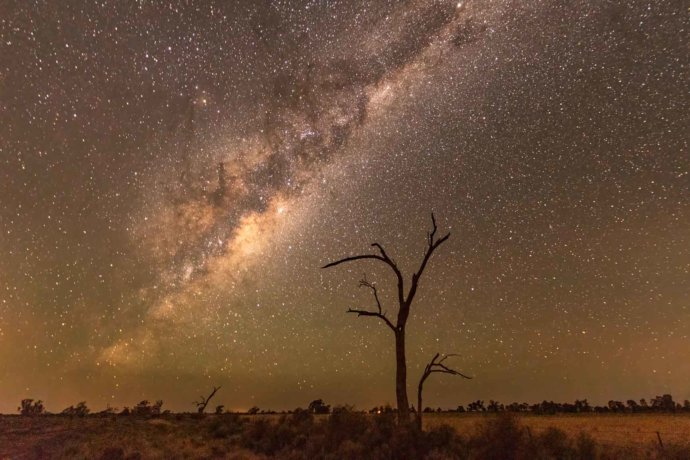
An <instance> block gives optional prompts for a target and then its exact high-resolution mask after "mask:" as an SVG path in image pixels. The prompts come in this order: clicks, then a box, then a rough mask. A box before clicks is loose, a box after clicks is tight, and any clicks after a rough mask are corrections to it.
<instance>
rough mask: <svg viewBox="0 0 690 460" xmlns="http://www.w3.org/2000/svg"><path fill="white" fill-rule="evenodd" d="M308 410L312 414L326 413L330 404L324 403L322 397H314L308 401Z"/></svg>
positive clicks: (329, 408)
mask: <svg viewBox="0 0 690 460" xmlns="http://www.w3.org/2000/svg"><path fill="white" fill-rule="evenodd" d="M308 410H309V412H311V413H312V414H327V413H329V412H330V411H331V406H328V405H326V404H324V402H323V399H315V400H314V401H312V402H310V403H309V407H308Z"/></svg>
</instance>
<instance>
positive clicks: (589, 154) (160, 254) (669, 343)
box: [0, 0, 690, 412]
mask: <svg viewBox="0 0 690 460" xmlns="http://www.w3.org/2000/svg"><path fill="white" fill-rule="evenodd" d="M164 3H165V2H154V1H148V0H146V1H144V0H142V1H138V2H134V1H131V2H130V1H127V2H125V1H100V2H90V1H89V2H86V1H84V2H77V1H65V2H62V1H60V2H57V1H46V2H36V1H24V0H17V1H12V0H0V235H1V236H0V253H1V254H2V256H1V257H0V411H2V412H16V407H17V405H18V402H19V400H20V399H22V398H25V397H32V398H37V399H39V398H40V399H43V400H44V401H45V402H46V406H47V409H48V410H50V411H59V410H61V409H63V408H64V407H66V406H68V405H71V404H75V403H76V402H78V401H81V400H86V401H87V402H88V404H89V406H90V407H92V408H93V409H96V410H98V409H101V408H103V407H105V406H106V404H110V405H111V406H114V407H119V408H122V407H123V406H132V405H134V404H136V403H137V402H138V401H140V400H142V399H148V400H156V399H163V400H164V401H165V406H164V408H165V407H167V408H170V409H173V410H190V411H191V410H195V406H194V405H193V404H192V401H193V400H195V399H197V398H198V396H199V394H201V393H208V392H209V391H210V390H211V388H212V387H213V386H214V385H222V387H223V388H222V389H221V390H220V391H219V393H218V395H217V401H216V402H217V403H218V404H225V406H226V407H227V408H229V409H246V408H248V407H251V406H254V405H257V406H259V407H261V408H266V409H277V410H278V409H292V408H295V407H297V406H302V407H304V406H306V405H307V404H308V403H309V401H311V400H313V399H316V398H323V399H324V400H325V401H326V402H327V403H329V404H343V403H348V404H354V405H355V406H356V407H358V408H363V409H368V408H370V407H372V406H374V405H377V404H384V403H386V402H388V403H391V404H394V403H395V394H394V364H395V359H394V347H393V342H394V341H393V335H392V334H391V332H390V330H388V329H387V328H386V327H385V326H384V325H383V324H382V323H381V322H380V321H378V320H376V319H375V318H358V317H357V316H356V315H352V314H347V313H346V310H347V308H350V307H352V308H372V305H373V299H372V298H371V292H369V291H368V290H366V289H361V288H358V281H359V279H360V278H362V276H363V274H366V276H367V279H368V280H370V281H374V282H376V283H377V286H378V289H379V292H380V294H381V296H382V300H383V303H384V310H386V311H388V312H389V313H392V312H395V311H396V304H395V298H394V296H395V294H396V293H395V285H394V278H393V277H392V276H391V274H390V271H389V270H386V267H385V266H380V265H382V264H377V263H376V262H368V261H362V262H358V263H354V264H347V265H342V266H339V267H335V268H330V269H328V270H322V269H320V268H319V267H321V266H322V265H324V264H325V263H327V262H330V261H333V260H336V259H339V258H341V257H344V256H348V255H353V254H360V253H367V252H369V251H371V250H372V248H370V244H371V243H372V242H379V243H381V244H383V245H384V246H385V248H386V250H387V252H388V253H389V254H390V255H391V256H392V257H393V258H394V259H395V260H396V261H397V262H398V264H399V265H401V267H402V268H403V269H404V270H405V273H406V274H407V275H406V276H408V277H409V276H411V273H412V271H413V270H414V269H416V267H417V265H418V263H419V261H420V259H421V257H422V255H423V252H424V249H425V244H426V232H427V231H428V230H429V229H430V227H431V219H430V213H431V212H432V211H433V212H434V213H435V215H436V217H437V220H438V225H439V232H440V233H445V232H446V231H450V232H451V237H450V240H449V241H448V242H447V243H446V244H444V245H443V246H442V247H441V248H439V250H438V251H437V252H436V253H435V254H434V256H433V258H432V259H431V262H430V265H429V268H428V269H427V271H426V272H425V275H424V278H423V279H422V281H421V286H420V291H419V293H418V296H417V298H416V300H415V305H413V309H412V314H411V317H410V321H409V323H408V328H407V330H408V361H409V364H408V366H409V374H410V376H409V382H408V383H409V388H410V395H412V394H413V393H412V390H413V389H414V388H415V387H416V382H417V380H418V378H419V376H420V374H421V372H422V370H423V367H424V364H426V362H427V361H428V360H429V359H430V358H431V357H432V356H433V355H434V354H435V353H436V352H441V353H458V354H459V356H457V357H454V358H452V365H453V367H455V368H456V369H458V370H461V371H462V372H464V373H467V374H469V375H472V376H473V377H474V379H473V380H464V379H459V378H456V377H452V376H444V375H441V376H438V377H436V378H434V379H431V380H430V381H429V383H428V384H427V385H426V397H425V402H428V404H429V405H431V406H433V407H436V406H443V407H456V406H457V405H459V404H467V402H469V401H471V400H476V399H485V400H488V399H497V400H500V401H502V402H506V403H507V402H511V401H527V402H536V401H541V400H543V399H554V400H559V401H572V400H574V399H575V398H578V399H582V398H588V399H589V401H590V402H593V403H602V402H606V401H608V400H609V399H623V400H625V399H629V398H632V399H639V398H642V397H644V398H649V397H651V396H655V395H657V394H661V393H663V392H670V393H672V394H673V395H674V397H675V398H676V400H681V401H682V400H683V399H685V398H690V386H689V385H688V382H690V361H689V360H688V350H690V175H689V171H690V156H689V146H688V143H689V141H690V90H689V88H690V48H689V47H688V43H690V10H689V9H688V5H687V3H686V2H684V1H675V0H670V1H637V0H635V1H623V0H620V1H594V0H592V1H584V0H578V1H568V2H564V1H557V0H553V1H549V0H545V1H509V0H491V1H488V0H487V1H479V0H475V1H461V2H459V3H458V2H456V1H454V2H449V1H442V0H437V1H432V0H410V1H388V2H386V1H383V0H371V1H354V0H352V1H350V0H347V1H345V0H343V1H325V0H322V1H258V0H257V1H246V2H239V1H236V2H218V3H210V2H180V3H179V4H175V5H173V6H170V5H165V4H164ZM449 363H450V361H449Z"/></svg>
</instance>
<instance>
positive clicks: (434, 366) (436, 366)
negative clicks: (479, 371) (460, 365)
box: [417, 353, 472, 430]
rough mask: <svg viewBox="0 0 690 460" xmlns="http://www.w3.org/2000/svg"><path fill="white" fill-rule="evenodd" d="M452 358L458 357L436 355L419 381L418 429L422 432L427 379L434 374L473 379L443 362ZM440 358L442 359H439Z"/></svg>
mask: <svg viewBox="0 0 690 460" xmlns="http://www.w3.org/2000/svg"><path fill="white" fill-rule="evenodd" d="M451 356H456V355H444V356H441V355H440V354H439V353H436V354H435V355H434V357H433V358H431V361H429V364H427V365H426V367H425V368H424V373H422V378H421V379H419V386H418V387H417V428H419V429H420V430H421V429H422V412H423V411H422V410H421V409H422V407H423V406H422V391H423V390H424V382H425V381H426V379H427V378H429V376H430V375H431V374H434V373H441V374H451V375H459V376H460V377H464V378H466V379H471V378H472V377H468V376H466V375H465V374H461V373H460V372H458V371H456V370H455V369H451V368H449V367H448V366H446V365H445V364H443V361H445V360H446V359H448V358H449V357H451ZM439 357H440V358H441V359H439Z"/></svg>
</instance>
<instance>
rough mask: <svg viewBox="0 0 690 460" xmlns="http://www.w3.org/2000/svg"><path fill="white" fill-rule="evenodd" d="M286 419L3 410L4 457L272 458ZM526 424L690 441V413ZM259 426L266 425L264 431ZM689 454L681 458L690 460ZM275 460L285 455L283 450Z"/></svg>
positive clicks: (605, 436) (535, 433)
mask: <svg viewBox="0 0 690 460" xmlns="http://www.w3.org/2000/svg"><path fill="white" fill-rule="evenodd" d="M327 417H328V416H319V417H317V418H316V421H315V422H314V423H316V424H322V423H324V422H325V421H328V418H327ZM361 417H365V418H367V417H369V416H364V415H362V416H361ZM495 419H496V417H495V416H493V415H488V414H455V413H438V414H437V413H432V414H425V430H433V429H435V428H438V427H439V426H440V425H444V424H445V425H450V426H452V427H453V428H455V430H456V431H457V432H458V433H459V434H460V435H461V436H464V437H466V438H468V439H469V438H471V437H472V436H475V437H481V434H480V433H479V432H480V431H481V429H480V427H481V426H482V425H484V424H485V422H489V421H491V420H495ZM279 420H280V417H279V416H275V415H273V416H261V415H259V416H252V417H248V416H242V417H237V416H234V415H232V414H227V415H221V416H215V415H208V416H205V417H203V418H197V417H194V416H192V415H189V414H187V415H168V416H163V417H160V418H153V419H144V418H137V417H115V416H108V417H95V416H89V417H85V418H78V417H75V418H69V417H58V416H43V417H20V416H0V460H4V459H13V460H15V459H16V460H28V459H44V458H48V459H49V458H84V459H86V458H89V459H90V458H94V459H99V458H100V459H104V460H124V459H129V460H136V459H147V458H160V459H173V458H179V459H184V458H190V459H191V458H229V459H256V458H272V457H270V454H269V455H268V456H266V455H265V454H266V452H263V453H262V452H261V451H257V450H256V448H255V446H256V443H254V440H255V439H261V441H260V442H264V441H265V435H266V432H267V428H266V425H267V424H268V426H275V425H276V424H278V423H279ZM262 422H265V423H262ZM519 422H520V424H521V427H520V428H519V429H520V430H524V431H525V432H528V433H527V434H528V435H529V436H531V437H534V439H539V437H540V436H543V435H544V433H547V432H548V428H549V427H555V428H558V429H560V430H562V431H563V432H565V433H566V434H567V435H568V436H569V437H571V438H573V439H576V438H577V436H578V435H579V434H580V433H582V432H584V433H587V434H589V435H590V436H591V438H592V439H593V440H594V441H596V442H597V444H598V445H599V446H600V447H599V448H598V449H599V451H600V452H616V454H615V455H608V454H607V455H604V456H603V457H601V458H666V456H665V455H660V452H663V451H660V449H659V446H658V439H657V435H656V432H657V431H658V432H659V433H660V434H661V438H662V440H663V442H664V444H665V445H666V446H672V445H673V444H686V443H687V442H688V440H690V415H652V414H640V415H595V414H587V415H556V416H537V415H522V416H519ZM288 423H292V422H288ZM262 425H263V427H262ZM527 427H528V428H529V430H528V429H527ZM257 429H259V431H261V430H263V434H262V433H260V432H258V431H257ZM274 431H275V432H279V430H274ZM270 436H273V434H271V435H270ZM307 442H309V441H307ZM253 446H254V447H253ZM253 448H254V450H252V449H253ZM683 452H686V453H690V451H683ZM682 455H685V454H682ZM682 455H681V456H674V457H673V458H687V457H684V456H682ZM275 458H281V457H280V455H277V454H276V457H275ZM307 458H311V457H307ZM333 458H346V457H333ZM347 458H360V457H358V456H357V455H353V456H350V457H347ZM435 458H446V457H438V456H437V457H435ZM449 458H453V457H449ZM473 458H474V457H473ZM547 458H549V457H547ZM669 458H671V457H669Z"/></svg>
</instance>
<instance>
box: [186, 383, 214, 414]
mask: <svg viewBox="0 0 690 460" xmlns="http://www.w3.org/2000/svg"><path fill="white" fill-rule="evenodd" d="M218 390H220V387H213V391H211V394H210V395H208V396H207V397H206V398H204V396H203V395H201V398H200V399H199V401H194V402H193V403H192V404H195V405H196V410H197V412H198V413H199V414H203V413H204V411H205V410H206V406H208V403H209V401H211V398H213V396H214V395H215V394H216V392H217V391H218Z"/></svg>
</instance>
